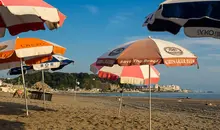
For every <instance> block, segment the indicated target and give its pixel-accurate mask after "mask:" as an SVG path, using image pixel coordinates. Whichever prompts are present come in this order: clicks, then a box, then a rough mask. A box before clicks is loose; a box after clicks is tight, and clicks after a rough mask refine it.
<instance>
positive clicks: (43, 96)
mask: <svg viewBox="0 0 220 130" xmlns="http://www.w3.org/2000/svg"><path fill="white" fill-rule="evenodd" d="M41 72H42V83H44V70H41ZM43 98H44V101H43V104H44V110H45V108H46V107H45V88H44V87H43Z"/></svg>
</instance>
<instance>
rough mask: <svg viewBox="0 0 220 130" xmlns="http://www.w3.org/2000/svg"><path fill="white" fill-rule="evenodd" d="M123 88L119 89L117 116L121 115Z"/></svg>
mask: <svg viewBox="0 0 220 130" xmlns="http://www.w3.org/2000/svg"><path fill="white" fill-rule="evenodd" d="M122 97H123V89H122V90H121V97H120V104H119V109H118V117H120V116H121V106H122Z"/></svg>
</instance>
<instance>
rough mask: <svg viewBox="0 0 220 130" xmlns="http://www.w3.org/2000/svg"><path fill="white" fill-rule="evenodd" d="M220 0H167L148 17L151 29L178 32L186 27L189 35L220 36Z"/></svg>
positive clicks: (146, 23)
mask: <svg viewBox="0 0 220 130" xmlns="http://www.w3.org/2000/svg"><path fill="white" fill-rule="evenodd" d="M219 8H220V0H166V1H165V2H163V3H161V4H160V6H159V8H158V9H157V10H156V11H155V12H154V13H151V14H149V15H148V16H147V17H146V20H145V22H144V24H143V26H147V28H148V30H150V31H167V32H170V33H172V34H177V33H178V32H179V31H180V29H181V28H182V27H183V28H184V33H185V35H186V36H188V37H213V38H220V14H219V11H218V10H219Z"/></svg>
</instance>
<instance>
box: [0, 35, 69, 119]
mask: <svg viewBox="0 0 220 130" xmlns="http://www.w3.org/2000/svg"><path fill="white" fill-rule="evenodd" d="M65 51H66V48H64V47H62V46H59V45H57V44H55V43H52V42H49V41H46V40H41V39H38V38H16V39H14V40H8V41H5V42H2V43H0V70H3V69H10V68H13V67H18V66H20V67H21V73H22V80H23V87H24V93H25V104H26V112H27V115H28V105H27V97H26V87H25V79H24V73H23V62H24V61H25V63H26V64H38V63H41V62H45V61H48V60H49V59H50V58H51V55H52V54H61V55H63V54H64V53H65ZM35 57H36V58H35ZM19 63H20V64H19Z"/></svg>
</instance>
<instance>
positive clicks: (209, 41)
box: [124, 35, 220, 47]
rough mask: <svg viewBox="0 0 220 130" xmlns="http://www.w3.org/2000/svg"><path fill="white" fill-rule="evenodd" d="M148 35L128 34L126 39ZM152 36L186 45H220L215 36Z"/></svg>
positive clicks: (141, 37) (136, 38)
mask: <svg viewBox="0 0 220 130" xmlns="http://www.w3.org/2000/svg"><path fill="white" fill-rule="evenodd" d="M147 37H148V35H140V36H138V35H137V36H128V37H125V38H124V39H125V41H132V40H138V39H143V38H147ZM151 37H152V38H156V39H161V40H167V41H170V42H173V43H176V44H179V45H184V46H197V47H199V45H208V46H210V47H214V46H215V47H216V46H220V40H219V39H214V38H188V37H178V36H159V35H154V36H151Z"/></svg>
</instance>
